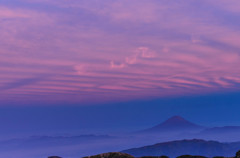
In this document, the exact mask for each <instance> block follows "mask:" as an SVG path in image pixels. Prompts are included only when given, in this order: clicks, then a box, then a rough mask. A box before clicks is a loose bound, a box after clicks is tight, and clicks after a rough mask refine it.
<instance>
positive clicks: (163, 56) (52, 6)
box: [0, 0, 240, 105]
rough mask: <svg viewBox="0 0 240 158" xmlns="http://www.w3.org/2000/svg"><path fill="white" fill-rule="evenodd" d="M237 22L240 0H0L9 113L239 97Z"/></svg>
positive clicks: (2, 95)
mask: <svg viewBox="0 0 240 158" xmlns="http://www.w3.org/2000/svg"><path fill="white" fill-rule="evenodd" d="M239 17H240V2H239V1H237V0H227V1H226V0H211V1H209V0H188V1H177V0H174V1H169V0H131V1H129V0H91V1H89V0H57V1H53V0H11V1H5V0H2V1H1V2H0V22H1V25H0V45H1V46H0V101H1V105H4V104H8V105H11V104H14V105H16V104H19V105H34V104H39V103H41V104H43V103H44V104H47V105H57V104H59V103H66V104H73V103H74V104H78V103H81V104H82V103H84V104H92V103H94V104H95V103H108V102H112V101H113V102H118V101H130V100H138V99H154V98H162V97H169V96H170V97H173V96H182V95H192V94H210V93H215V92H233V91H239V83H240V73H239V72H240V55H239V50H240V46H239V42H240V31H239V25H240V22H239Z"/></svg>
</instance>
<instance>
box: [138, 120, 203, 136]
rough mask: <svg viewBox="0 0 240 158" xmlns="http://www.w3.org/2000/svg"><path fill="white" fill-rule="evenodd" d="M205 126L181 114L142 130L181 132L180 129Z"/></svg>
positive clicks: (198, 129) (191, 129)
mask: <svg viewBox="0 0 240 158" xmlns="http://www.w3.org/2000/svg"><path fill="white" fill-rule="evenodd" d="M204 128H205V127H203V126H200V125H197V124H194V123H192V122H190V121H187V120H186V119H184V118H182V117H181V116H173V117H171V118H169V119H168V120H166V121H164V122H163V123H161V124H159V125H156V126H154V127H152V128H149V129H145V130H143V131H141V132H143V133H148V132H150V133H155V132H179V131H187V132H191V131H200V130H202V129H204Z"/></svg>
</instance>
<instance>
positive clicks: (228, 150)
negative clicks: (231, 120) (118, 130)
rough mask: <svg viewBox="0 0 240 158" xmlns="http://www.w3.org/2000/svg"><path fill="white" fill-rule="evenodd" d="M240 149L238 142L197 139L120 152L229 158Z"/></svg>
mask: <svg viewBox="0 0 240 158" xmlns="http://www.w3.org/2000/svg"><path fill="white" fill-rule="evenodd" d="M238 149H240V142H236V143H220V142H217V141H205V140H199V139H193V140H180V141H171V142H165V143H158V144H155V145H150V146H144V147H140V148H132V149H128V150H124V151H122V152H123V153H128V154H131V155H133V156H135V157H141V156H159V155H166V156H169V157H171V158H172V157H177V156H180V155H202V156H206V157H214V156H224V157H230V156H233V155H235V152H236V151H238Z"/></svg>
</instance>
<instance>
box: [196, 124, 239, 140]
mask: <svg viewBox="0 0 240 158" xmlns="http://www.w3.org/2000/svg"><path fill="white" fill-rule="evenodd" d="M239 133H240V126H224V127H213V128H207V129H205V130H202V131H201V132H199V133H197V134H196V135H194V137H195V138H201V139H208V140H209V139H211V140H218V141H222V142H234V141H240V135H239Z"/></svg>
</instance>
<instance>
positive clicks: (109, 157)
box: [83, 152, 134, 158]
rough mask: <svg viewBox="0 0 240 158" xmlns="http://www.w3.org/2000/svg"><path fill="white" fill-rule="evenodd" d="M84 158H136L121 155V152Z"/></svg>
mask: <svg viewBox="0 0 240 158" xmlns="http://www.w3.org/2000/svg"><path fill="white" fill-rule="evenodd" d="M83 158H134V157H133V156H132V155H129V154H125V153H120V152H109V153H103V154H98V155H93V156H86V157H83Z"/></svg>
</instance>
